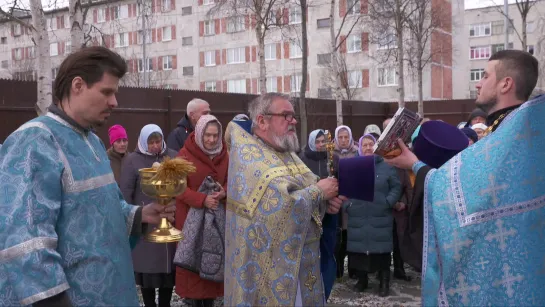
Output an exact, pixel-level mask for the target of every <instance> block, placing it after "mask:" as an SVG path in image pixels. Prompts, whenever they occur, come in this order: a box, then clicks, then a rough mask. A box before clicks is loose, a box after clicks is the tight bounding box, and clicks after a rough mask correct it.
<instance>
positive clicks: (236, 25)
mask: <svg viewBox="0 0 545 307" xmlns="http://www.w3.org/2000/svg"><path fill="white" fill-rule="evenodd" d="M240 31H244V16H235V17H231V18H229V19H228V20H227V33H235V32H240Z"/></svg>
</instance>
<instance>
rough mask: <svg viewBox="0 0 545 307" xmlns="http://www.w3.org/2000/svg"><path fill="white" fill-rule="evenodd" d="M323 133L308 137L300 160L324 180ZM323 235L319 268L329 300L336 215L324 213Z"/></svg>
mask: <svg viewBox="0 0 545 307" xmlns="http://www.w3.org/2000/svg"><path fill="white" fill-rule="evenodd" d="M325 145H326V139H325V131H324V130H322V129H317V130H314V131H312V132H311V133H310V135H309V137H308V144H307V146H306V147H305V149H304V150H303V151H302V152H301V154H300V157H301V160H302V161H303V162H304V163H305V164H306V166H308V168H310V170H311V171H312V172H313V173H314V174H316V176H318V177H320V179H324V178H327V177H328V175H329V174H328V169H327V152H326V147H325ZM322 229H323V233H322V236H321V238H320V268H321V272H322V280H323V282H324V290H325V298H326V300H327V299H328V298H329V294H330V293H331V289H332V288H333V283H334V282H335V276H336V271H337V267H336V263H335V255H334V254H335V243H336V241H337V238H336V234H337V214H328V213H326V214H325V216H324V218H323V220H322Z"/></svg>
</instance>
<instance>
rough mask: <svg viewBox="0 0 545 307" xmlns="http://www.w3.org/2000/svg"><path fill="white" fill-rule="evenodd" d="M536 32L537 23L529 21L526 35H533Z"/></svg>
mask: <svg viewBox="0 0 545 307" xmlns="http://www.w3.org/2000/svg"><path fill="white" fill-rule="evenodd" d="M535 30H536V22H535V21H527V22H526V33H528V34H529V33H533V32H534V31H535Z"/></svg>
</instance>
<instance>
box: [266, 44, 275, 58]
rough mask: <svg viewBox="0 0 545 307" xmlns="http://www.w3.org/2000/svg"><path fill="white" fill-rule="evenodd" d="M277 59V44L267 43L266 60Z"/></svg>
mask: <svg viewBox="0 0 545 307" xmlns="http://www.w3.org/2000/svg"><path fill="white" fill-rule="evenodd" d="M272 60H276V44H266V45H265V61H272Z"/></svg>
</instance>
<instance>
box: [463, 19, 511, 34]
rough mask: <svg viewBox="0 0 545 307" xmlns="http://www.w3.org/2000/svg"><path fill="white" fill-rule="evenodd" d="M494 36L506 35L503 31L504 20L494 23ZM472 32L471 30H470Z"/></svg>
mask: <svg viewBox="0 0 545 307" xmlns="http://www.w3.org/2000/svg"><path fill="white" fill-rule="evenodd" d="M491 26H492V35H501V34H504V30H503V20H495V21H492V25H491ZM470 31H471V30H470Z"/></svg>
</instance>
